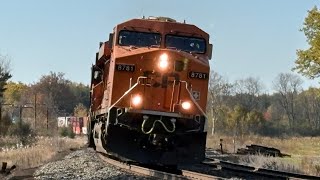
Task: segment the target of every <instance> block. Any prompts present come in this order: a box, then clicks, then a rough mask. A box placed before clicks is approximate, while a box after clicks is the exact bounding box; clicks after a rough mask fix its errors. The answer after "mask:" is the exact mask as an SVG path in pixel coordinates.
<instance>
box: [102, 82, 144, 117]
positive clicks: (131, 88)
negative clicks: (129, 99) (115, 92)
mask: <svg viewBox="0 0 320 180" xmlns="http://www.w3.org/2000/svg"><path fill="white" fill-rule="evenodd" d="M146 78H147V77H145V76H139V77H138V79H137V82H136V83H135V84H134V85H133V86H132V87H130V88H129V89H128V90H127V91H126V92H125V93H123V95H122V96H121V97H120V98H119V99H118V100H117V101H116V102H115V103H113V104H112V105H111V106H110V107H109V109H108V111H110V110H111V109H112V108H113V107H114V106H115V105H116V104H118V103H119V102H120V101H121V100H122V99H123V98H124V97H125V96H126V95H128V94H129V93H130V92H131V91H132V90H133V89H134V88H135V87H136V86H137V85H138V84H139V81H140V79H146Z"/></svg>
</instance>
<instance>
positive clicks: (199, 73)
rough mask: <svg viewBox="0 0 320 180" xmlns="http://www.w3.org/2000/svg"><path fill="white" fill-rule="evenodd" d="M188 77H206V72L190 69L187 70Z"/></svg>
mask: <svg viewBox="0 0 320 180" xmlns="http://www.w3.org/2000/svg"><path fill="white" fill-rule="evenodd" d="M189 78H193V79H208V73H203V72H194V71H190V72H189Z"/></svg>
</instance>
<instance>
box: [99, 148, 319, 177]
mask: <svg viewBox="0 0 320 180" xmlns="http://www.w3.org/2000/svg"><path fill="white" fill-rule="evenodd" d="M98 155H99V157H100V158H101V159H102V160H104V161H105V162H107V163H109V164H112V165H114V166H117V167H119V168H121V169H125V170H127V171H129V172H132V173H135V174H141V175H145V176H150V177H154V178H157V179H198V180H209V179H229V178H240V179H320V177H318V176H310V175H304V174H296V173H289V172H282V171H275V170H269V169H262V168H254V167H251V166H246V165H240V164H235V163H230V162H226V161H220V160H217V159H213V158H206V161H205V162H203V163H201V164H196V165H193V166H179V167H178V168H177V169H175V170H172V169H171V170H170V169H169V170H168V169H167V170H165V169H159V168H155V167H146V166H143V165H138V164H135V163H133V162H125V161H119V160H115V159H113V158H112V157H110V156H106V155H104V154H100V153H98Z"/></svg>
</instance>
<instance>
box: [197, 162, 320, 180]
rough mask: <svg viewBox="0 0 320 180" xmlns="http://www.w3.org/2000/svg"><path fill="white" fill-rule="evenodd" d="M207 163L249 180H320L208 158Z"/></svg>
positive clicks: (204, 163) (303, 175)
mask: <svg viewBox="0 0 320 180" xmlns="http://www.w3.org/2000/svg"><path fill="white" fill-rule="evenodd" d="M206 160H207V161H206V162H203V163H202V164H203V165H205V166H210V167H212V168H218V169H221V171H222V172H224V173H227V174H234V175H236V176H237V177H241V178H248V179H251V178H252V179H318V180H319V179H320V177H319V176H311V175H305V174H298V173H290V172H284V171H276V170H270V169H264V168H255V167H252V166H246V165H241V164H236V163H230V162H226V161H220V160H217V159H214V158H206Z"/></svg>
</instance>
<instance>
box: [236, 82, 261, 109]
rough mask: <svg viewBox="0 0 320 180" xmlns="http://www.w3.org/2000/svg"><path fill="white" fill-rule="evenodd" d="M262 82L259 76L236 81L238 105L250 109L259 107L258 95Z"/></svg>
mask: <svg viewBox="0 0 320 180" xmlns="http://www.w3.org/2000/svg"><path fill="white" fill-rule="evenodd" d="M262 87H263V85H262V83H261V82H260V81H259V79H258V78H253V77H248V78H246V79H240V80H237V81H236V82H235V85H234V89H235V93H236V97H235V98H236V100H237V103H238V105H240V106H242V107H244V108H246V109H247V110H248V111H251V110H253V109H257V105H258V96H259V94H260V93H261V90H262Z"/></svg>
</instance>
